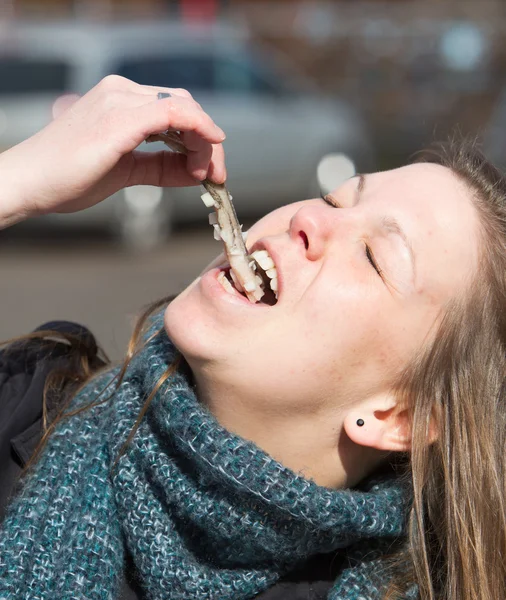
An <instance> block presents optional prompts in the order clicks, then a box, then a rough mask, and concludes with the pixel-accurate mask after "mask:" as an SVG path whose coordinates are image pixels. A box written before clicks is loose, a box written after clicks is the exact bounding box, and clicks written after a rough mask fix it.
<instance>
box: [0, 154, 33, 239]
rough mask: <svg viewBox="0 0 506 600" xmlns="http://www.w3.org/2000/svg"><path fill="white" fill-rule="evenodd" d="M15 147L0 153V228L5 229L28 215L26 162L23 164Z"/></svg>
mask: <svg viewBox="0 0 506 600" xmlns="http://www.w3.org/2000/svg"><path fill="white" fill-rule="evenodd" d="M17 149H18V147H17V146H14V147H13V148H10V149H9V150H6V151H5V152H3V153H1V154H0V229H6V228H7V227H10V226H11V225H15V224H16V223H19V222H21V221H24V220H25V219H27V218H28V217H29V216H30V214H29V211H28V198H29V194H28V191H27V185H26V184H27V181H26V180H27V173H26V162H25V165H23V162H24V161H23V160H22V156H19V157H18V152H17ZM20 154H22V153H20ZM23 167H24V168H23Z"/></svg>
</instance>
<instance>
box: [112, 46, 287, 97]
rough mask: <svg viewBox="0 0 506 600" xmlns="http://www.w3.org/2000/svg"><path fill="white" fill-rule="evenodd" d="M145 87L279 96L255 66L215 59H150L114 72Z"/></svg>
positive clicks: (124, 64)
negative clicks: (154, 86) (153, 86)
mask: <svg viewBox="0 0 506 600" xmlns="http://www.w3.org/2000/svg"><path fill="white" fill-rule="evenodd" d="M113 73H115V74H116V75H122V76H123V77H127V78H128V79H131V80H132V81H135V82H136V83H139V84H141V85H156V86H161V87H180V88H185V89H187V90H189V91H190V92H202V91H205V92H217V93H219V92H225V93H244V94H250V93H252V92H253V93H261V94H272V95H279V94H280V93H282V91H283V89H282V87H281V86H279V87H275V86H273V85H272V84H271V83H270V82H269V81H267V80H266V79H265V78H264V77H262V75H261V74H260V73H258V72H257V71H256V70H255V69H254V67H253V65H252V64H250V63H249V62H247V61H246V60H244V61H236V60H231V59H228V58H225V57H215V56H200V55H199V56H174V57H148V58H141V59H135V60H128V61H124V62H122V63H120V64H119V65H118V67H117V68H116V69H113Z"/></svg>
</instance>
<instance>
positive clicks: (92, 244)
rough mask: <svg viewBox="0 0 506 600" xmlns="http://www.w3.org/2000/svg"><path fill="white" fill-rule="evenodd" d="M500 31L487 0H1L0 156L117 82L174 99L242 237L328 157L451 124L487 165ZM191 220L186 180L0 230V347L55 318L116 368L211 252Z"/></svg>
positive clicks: (498, 120) (401, 157)
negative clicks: (76, 98)
mask: <svg viewBox="0 0 506 600" xmlns="http://www.w3.org/2000/svg"><path fill="white" fill-rule="evenodd" d="M505 22H506V2H504V0H468V1H465V0H390V1H387V0H381V1H374V0H369V1H368V2H362V1H361V0H333V1H331V2H322V1H317V0H313V1H310V0H305V1H297V0H284V1H283V0H277V1H270V0H249V1H248V0H0V151H3V150H5V149H8V148H9V147H11V146H12V145H14V144H16V143H19V142H20V141H22V140H23V139H26V138H27V137H29V136H30V135H32V134H33V133H35V132H36V131H38V130H39V129H41V128H42V127H44V126H45V125H46V124H47V123H48V122H49V120H50V119H51V111H52V107H53V104H54V102H55V100H56V99H57V98H59V97H60V96H61V95H62V94H65V93H68V92H77V93H79V94H84V93H86V91H87V90H89V89H90V88H91V87H93V86H94V85H95V84H96V83H98V82H99V81H100V79H102V78H103V77H104V76H106V75H108V74H110V73H116V74H119V75H123V76H124V77H128V78H130V79H132V80H134V81H136V82H138V83H140V84H150V85H159V86H167V87H184V88H187V89H189V90H190V91H191V92H192V93H193V95H194V96H195V97H196V99H197V100H198V101H199V102H200V103H201V104H202V106H203V107H204V108H205V109H206V110H207V111H208V112H209V113H210V114H211V116H212V117H213V118H214V120H215V121H216V122H217V123H218V124H219V125H220V126H221V127H222V128H223V129H224V130H225V131H226V133H227V140H226V142H225V150H226V153H227V167H228V173H229V180H228V186H229V189H230V190H231V192H232V194H233V196H234V204H235V206H236V209H237V212H238V216H239V219H240V221H241V222H242V223H244V229H247V228H248V226H249V225H250V224H251V223H252V222H254V220H255V219H257V218H258V217H260V216H262V215H263V214H265V213H266V212H268V211H270V210H272V209H274V208H276V207H278V206H280V205H282V204H286V203H288V202H293V201H296V200H301V199H304V198H307V197H314V196H315V195H319V182H318V179H317V176H316V172H317V166H318V164H319V161H320V159H321V158H322V157H323V156H324V155H327V154H329V153H342V154H344V155H345V156H346V157H347V159H348V164H349V163H350V162H351V163H353V165H354V167H355V168H356V169H357V171H358V172H369V171H374V170H383V169H388V168H394V167H397V166H401V165H402V164H404V163H405V162H406V161H407V160H408V159H409V157H410V156H411V155H412V154H413V153H414V152H416V151H417V150H420V149H421V148H423V147H424V146H425V145H427V144H428V143H430V142H431V141H433V140H435V139H441V138H444V137H446V136H447V135H448V134H449V133H451V132H453V131H455V130H456V129H458V130H459V131H460V132H461V133H464V134H472V135H477V136H479V137H480V139H481V140H482V141H483V144H484V148H485V151H486V152H487V154H488V155H489V156H490V157H491V158H492V159H493V160H494V161H495V162H496V163H498V164H499V165H500V166H503V163H504V157H505V156H506V153H505V152H504V148H503V146H504V145H505V144H506V135H505V133H506V87H505V85H506V42H505V37H504V35H503V31H504V25H505ZM141 149H143V150H146V151H151V150H157V149H159V148H157V144H150V145H147V144H144V145H143V146H142V147H141ZM27 168H29V166H28V167H27ZM207 212H208V210H207V209H206V208H205V207H204V205H203V204H202V202H201V200H200V193H199V188H193V189H187V190H171V189H163V190H161V189H158V188H154V187H148V186H137V187H134V188H129V189H128V190H126V191H123V192H121V193H119V194H117V195H115V196H114V197H112V198H110V199H108V200H107V201H105V202H104V203H102V204H100V205H99V206H97V207H95V208H94V209H90V210H88V211H85V212H83V213H78V214H75V215H66V216H59V215H58V216H47V217H44V218H39V219H33V220H31V221H29V222H26V223H23V224H20V225H17V226H15V227H12V228H10V229H9V230H5V231H2V232H0V278H1V281H2V294H1V298H2V300H1V302H2V309H3V310H2V314H3V317H2V319H1V320H0V339H5V338H8V337H10V336H15V335H21V334H23V333H26V332H28V331H30V330H31V329H33V328H35V327H37V326H38V325H40V324H42V323H43V322H45V321H48V320H52V319H69V320H75V321H78V322H81V323H83V324H85V325H87V326H89V327H90V328H91V329H92V331H93V332H94V333H95V335H96V336H97V338H98V340H99V343H101V345H102V346H103V347H104V348H105V350H106V352H108V353H109V354H110V356H111V357H112V358H114V359H117V358H120V357H121V356H122V354H123V351H124V348H125V344H126V342H127V340H128V338H129V335H130V331H131V326H132V323H133V319H134V317H135V315H136V314H137V313H138V312H139V310H140V309H141V308H142V307H143V306H144V305H145V304H147V303H149V302H150V301H152V300H156V299H157V298H159V297H162V296H165V295H168V294H175V293H177V292H179V291H181V290H182V289H183V288H184V287H185V286H186V285H188V283H190V282H191V281H192V280H193V279H194V278H195V277H196V276H197V275H198V274H199V272H200V271H201V270H202V268H204V267H205V265H206V264H208V263H209V262H210V261H211V260H212V259H213V258H214V256H216V255H217V254H219V252H220V251H221V245H220V244H219V243H218V242H215V241H214V240H213V235H212V229H211V228H210V227H209V225H208V224H207Z"/></svg>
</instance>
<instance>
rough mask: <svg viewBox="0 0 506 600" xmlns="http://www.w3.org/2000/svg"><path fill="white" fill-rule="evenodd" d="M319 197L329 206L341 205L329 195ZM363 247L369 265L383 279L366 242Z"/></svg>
mask: <svg viewBox="0 0 506 600" xmlns="http://www.w3.org/2000/svg"><path fill="white" fill-rule="evenodd" d="M321 199H322V200H323V201H324V202H325V203H326V204H328V205H329V206H332V207H333V208H341V206H339V204H338V203H337V202H336V201H335V200H334V198H333V197H332V196H330V195H326V196H324V195H323V194H321ZM364 248H365V255H366V258H367V260H368V261H369V263H370V264H371V266H372V267H373V268H374V270H375V271H376V273H378V275H379V276H380V277H381V278H382V279H383V271H382V270H381V267H380V266H379V265H378V263H377V262H376V259H375V258H374V254H373V253H372V250H371V249H370V248H369V246H368V245H367V244H365V245H364Z"/></svg>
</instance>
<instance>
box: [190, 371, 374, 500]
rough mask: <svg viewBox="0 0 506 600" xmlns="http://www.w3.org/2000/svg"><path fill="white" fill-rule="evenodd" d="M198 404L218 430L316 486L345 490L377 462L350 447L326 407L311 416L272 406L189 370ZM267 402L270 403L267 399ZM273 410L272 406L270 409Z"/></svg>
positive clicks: (339, 418) (369, 452)
mask: <svg viewBox="0 0 506 600" xmlns="http://www.w3.org/2000/svg"><path fill="white" fill-rule="evenodd" d="M194 377H195V382H196V394H197V397H198V399H199V401H200V402H201V403H202V404H204V405H205V406H206V407H207V408H208V409H209V410H210V412H211V413H212V414H213V415H214V417H215V418H216V419H217V421H218V422H219V423H220V425H221V426H222V427H224V428H225V429H227V430H228V431H230V432H232V433H234V434H236V435H239V436H240V437H243V438H245V439H247V440H249V441H252V442H254V443H255V444H256V445H257V446H258V447H259V448H261V449H262V450H263V451H264V452H266V453H267V454H269V455H270V456H272V457H273V458H274V459H275V460H277V461H278V462H280V463H281V464H282V465H284V466H285V467H287V468H289V469H291V470H292V471H294V472H295V473H297V474H300V475H302V476H303V477H305V478H306V479H312V480H313V481H314V482H315V483H316V484H317V485H320V486H323V487H327V488H333V489H346V488H352V487H354V486H355V485H357V484H358V483H359V482H360V481H361V480H362V479H363V478H365V477H366V476H367V475H369V474H370V473H372V471H374V469H375V468H376V467H377V466H378V465H379V464H380V462H381V458H384V457H383V455H382V456H381V457H379V452H378V451H377V450H376V449H374V448H369V447H367V446H361V445H358V444H355V443H354V442H352V441H351V440H350V438H349V437H348V436H347V435H346V433H345V430H344V427H343V421H344V417H345V412H344V409H343V411H342V412H341V413H339V412H336V410H335V408H333V410H330V409H329V407H328V405H326V404H325V403H320V404H318V403H315V404H314V406H317V408H315V409H314V410H313V411H312V412H307V411H304V412H301V411H297V410H296V409H295V408H293V407H290V406H286V405H285V406H284V407H283V408H281V409H280V408H279V406H277V407H276V405H275V403H272V401H271V402H269V399H267V402H266V401H265V399H259V398H258V397H255V396H254V395H253V394H252V395H248V396H246V395H245V391H244V389H242V388H241V389H240V390H236V389H234V387H233V385H231V383H230V380H228V381H227V382H226V383H224V384H223V385H222V384H221V383H220V382H217V381H216V380H213V379H208V378H206V377H205V375H203V374H202V373H201V372H195V371H194ZM271 400H272V399H271ZM273 407H274V408H273Z"/></svg>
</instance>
